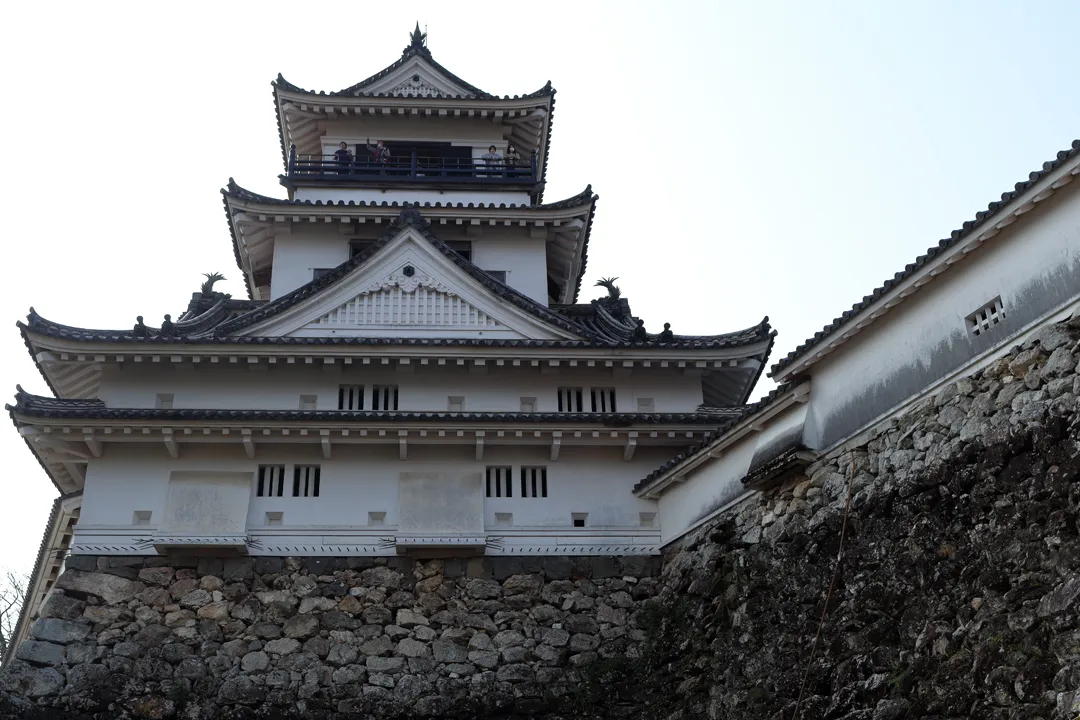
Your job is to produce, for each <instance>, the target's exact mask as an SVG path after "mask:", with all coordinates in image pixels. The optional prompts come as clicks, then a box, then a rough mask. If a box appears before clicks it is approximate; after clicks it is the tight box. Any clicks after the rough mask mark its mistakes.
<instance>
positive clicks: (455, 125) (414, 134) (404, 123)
mask: <svg viewBox="0 0 1080 720" xmlns="http://www.w3.org/2000/svg"><path fill="white" fill-rule="evenodd" d="M320 126H321V127H322V128H323V130H324V133H323V137H322V139H321V140H320V145H321V147H330V148H334V149H336V148H337V145H338V143H340V142H347V143H349V146H350V147H351V146H352V145H354V144H355V143H364V142H366V141H367V140H368V139H370V140H371V142H372V143H373V144H374V142H375V141H376V140H382V141H383V142H401V141H408V140H417V141H427V142H449V143H453V144H454V145H470V146H475V147H481V148H483V149H482V150H481V154H483V153H484V152H487V148H488V146H489V145H491V144H492V143H494V144H495V145H497V146H499V147H505V145H506V140H505V137H509V133H510V128H509V126H504V125H501V124H497V123H494V122H492V121H491V120H490V119H481V118H478V117H474V118H465V117H439V118H436V117H419V116H417V117H414V116H412V115H406V116H400V115H395V116H389V117H385V118H383V117H372V116H350V117H349V118H348V119H341V120H333V121H329V122H322V123H320ZM331 152H333V150H331Z"/></svg>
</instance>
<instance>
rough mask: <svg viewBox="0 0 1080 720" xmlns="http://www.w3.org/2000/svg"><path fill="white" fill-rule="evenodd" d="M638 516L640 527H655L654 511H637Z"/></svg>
mask: <svg viewBox="0 0 1080 720" xmlns="http://www.w3.org/2000/svg"><path fill="white" fill-rule="evenodd" d="M638 518H639V521H640V524H641V527H656V513H654V512H643V513H638Z"/></svg>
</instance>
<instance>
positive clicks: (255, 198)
mask: <svg viewBox="0 0 1080 720" xmlns="http://www.w3.org/2000/svg"><path fill="white" fill-rule="evenodd" d="M221 195H222V202H223V203H224V206H225V218H226V219H227V220H228V223H229V234H230V235H231V237H232V245H233V258H234V259H235V260H236V267H238V268H239V269H240V270H241V272H243V270H244V264H243V261H242V259H241V257H240V240H239V238H237V237H236V229H235V227H234V226H233V222H232V215H231V213H230V212H229V199H230V198H231V199H233V200H240V201H244V202H252V203H259V204H260V205H271V206H278V207H343V208H344V207H379V208H410V207H411V208H425V209H426V208H452V209H457V208H461V209H477V210H508V209H512V210H520V211H528V212H543V211H549V210H566V209H572V208H585V207H588V208H589V217H588V220H586V222H585V231H584V233H583V234H582V241H581V268H580V269H579V270H578V274H577V279H576V283H575V286H574V295H573V298H574V300H575V301H576V300H577V297H578V294H579V293H580V292H581V280H582V278H583V277H584V276H585V268H586V266H587V265H588V260H589V236H590V234H591V233H592V224H593V217H594V216H595V215H596V203H597V201H598V200H599V199H600V196H599V195H597V194H596V193H594V192H593V191H592V185H586V186H585V189H584V190H582V191H581V192H579V193H578V194H577V195H572V196H571V197H568V198H566V199H564V200H559V201H557V202H553V203H540V204H536V205H529V204H521V205H519V204H517V203H498V204H496V203H461V202H458V203H452V202H448V203H440V202H434V203H433V202H424V203H409V202H400V203H399V202H397V201H393V202H387V201H385V200H384V201H382V202H366V201H364V200H361V201H359V202H357V201H355V200H349V201H348V202H346V201H344V200H338V201H337V202H334V201H327V202H324V201H322V200H286V199H284V198H274V197H270V196H268V195H260V194H259V193H255V192H252V191H251V190H247V189H246V188H242V187H240V186H239V185H237V184H236V181H235V180H233V179H232V178H229V184H228V186H227V187H225V188H223V189H222V190H221ZM244 282H245V284H246V285H247V290H248V296H249V297H252V296H254V294H255V288H254V287H252V284H251V278H250V277H248V274H247V273H246V272H245V273H244Z"/></svg>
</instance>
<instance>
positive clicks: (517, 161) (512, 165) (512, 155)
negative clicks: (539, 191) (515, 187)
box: [505, 143, 525, 177]
mask: <svg viewBox="0 0 1080 720" xmlns="http://www.w3.org/2000/svg"><path fill="white" fill-rule="evenodd" d="M505 160H506V174H507V175H508V176H510V177H513V176H515V175H519V174H520V173H517V172H515V171H516V170H517V168H519V167H522V166H523V165H524V164H525V163H524V162H523V161H522V160H521V155H520V154H519V153H518V151H517V148H516V147H514V145H513V143H511V144H509V145H507V146H506V158H505Z"/></svg>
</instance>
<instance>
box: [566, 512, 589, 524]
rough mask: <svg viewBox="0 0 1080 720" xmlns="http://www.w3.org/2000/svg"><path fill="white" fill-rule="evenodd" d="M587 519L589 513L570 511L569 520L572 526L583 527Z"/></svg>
mask: <svg viewBox="0 0 1080 720" xmlns="http://www.w3.org/2000/svg"><path fill="white" fill-rule="evenodd" d="M588 519H589V513H570V522H571V523H573V525H574V527H585V521H586V520H588Z"/></svg>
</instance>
